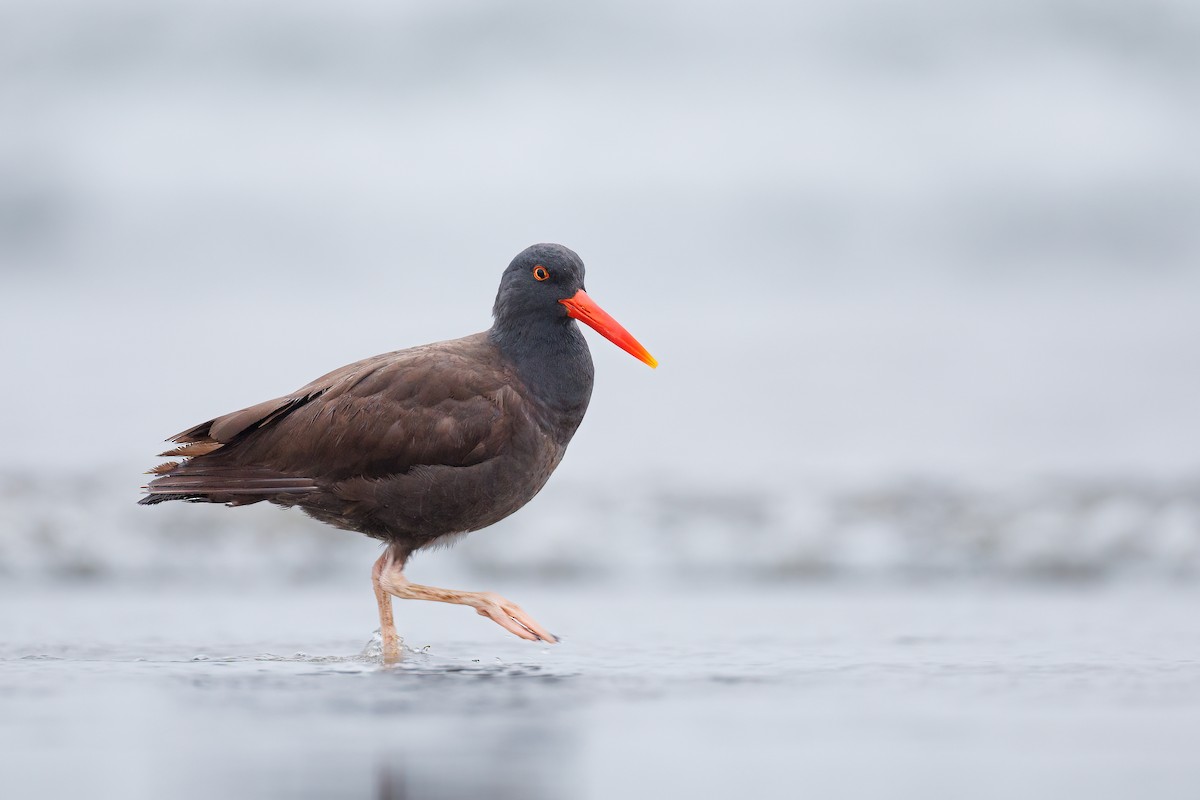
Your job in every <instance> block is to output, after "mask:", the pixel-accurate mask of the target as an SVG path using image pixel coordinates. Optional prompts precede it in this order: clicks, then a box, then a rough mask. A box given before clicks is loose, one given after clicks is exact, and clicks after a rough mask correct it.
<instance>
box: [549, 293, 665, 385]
mask: <svg viewBox="0 0 1200 800" xmlns="http://www.w3.org/2000/svg"><path fill="white" fill-rule="evenodd" d="M558 302H560V303H562V304H563V305H564V306H566V307H567V316H568V317H570V318H571V319H577V320H579V321H580V322H582V323H584V324H585V325H587V326H589V327H590V328H592V329H593V330H595V331H596V333H598V334H600V335H601V336H603V337H604V338H605V339H608V340H609V341H610V342H612V343H613V344H615V345H616V346H617V347H619V348H621V349H622V350H624V351H625V352H626V353H629V355H631V356H633V357H634V358H636V359H637V360H638V361H641V362H643V363H646V364H649V365H650V366H651V367H657V366H658V361H656V360H655V358H654V356H652V355H650V353H648V352H647V351H646V348H644V347H642V344H641V342H639V341H638V340H637V339H635V338H633V335H632V334H630V333H629V331H627V330H625V329H624V328H623V327H621V323H619V322H617V321H616V320H615V319H613V318H612V317H610V316H609V315H608V312H607V311H605V310H604V309H603V308H601V307H600V306H598V305H596V301H595V300H593V299H592V298H590V297H588V296H587V292H585V291H583V289H580V290H579V291H578V292H576V293H575V296H574V297H568V298H567V299H566V300H559V301H558Z"/></svg>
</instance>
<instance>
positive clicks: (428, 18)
mask: <svg viewBox="0 0 1200 800" xmlns="http://www.w3.org/2000/svg"><path fill="white" fill-rule="evenodd" d="M1197 41H1200V11H1198V10H1197V7H1196V5H1195V4H1194V3H1191V2H1185V0H1156V1H1155V2H1150V3H1145V2H1139V3H1133V2H1120V0H1114V2H1104V3H1096V2H1079V1H1077V0H1050V1H1049V2H1047V1H1046V0H1015V2H994V3H987V2H984V3H971V4H967V5H963V4H961V3H951V2H938V1H937V0H923V1H922V2H919V3H909V4H904V5H903V6H897V5H896V4H894V3H890V2H883V0H851V1H850V2H845V3H837V4H812V3H790V4H789V3H778V2H746V3H738V4H728V3H696V2H687V3H684V2H653V3H645V2H641V1H640V0H639V2H633V1H632V0H628V1H626V2H613V3H604V4H576V5H570V4H548V3H540V2H518V3H507V4H493V3H487V2H478V1H475V0H450V2H438V3H432V2H419V3H386V2H375V1H374V0H348V1H347V2H339V3H322V2H298V3H290V4H286V5H281V4H279V3H274V2H265V0H240V1H239V2H204V3H201V2H190V1H189V2H175V3H170V4H159V3H149V2H145V1H144V0H109V1H108V2H105V3H102V4H96V3H91V2H83V1H82V0H37V2H32V0H30V1H28V2H27V1H26V0H6V2H3V3H2V4H0V120H2V124H0V348H2V354H3V363H4V370H5V375H6V379H5V391H4V392H3V396H2V399H0V419H3V423H2V425H3V450H2V452H0V496H2V497H3V504H2V506H0V514H2V515H3V519H2V521H0V522H2V530H3V536H0V576H3V579H5V580H9V579H13V580H22V581H23V580H31V581H40V580H43V579H46V578H50V577H54V576H61V575H63V574H66V575H72V576H87V577H90V578H93V579H104V578H107V577H120V578H121V579H122V580H128V579H136V578H144V579H147V580H150V579H153V578H155V577H156V576H157V577H161V576H163V575H172V576H175V577H179V576H183V575H185V574H186V575H187V576H188V577H189V578H191V579H196V580H199V579H203V578H204V577H205V576H208V577H211V578H214V579H219V580H223V581H224V580H232V579H235V578H236V577H237V576H239V575H241V576H243V577H246V578H247V579H248V580H257V579H258V575H259V573H260V572H261V569H262V568H263V566H264V565H267V564H271V565H274V566H273V573H274V574H276V575H282V576H284V577H286V578H289V579H290V578H302V579H318V578H328V577H333V578H335V579H337V580H341V576H342V574H347V575H348V574H350V573H353V574H355V575H359V573H361V572H362V571H363V570H364V569H365V568H366V566H367V564H368V560H367V559H369V558H370V556H371V554H372V553H373V552H374V550H373V547H374V546H373V544H372V543H370V542H366V541H360V540H359V538H358V537H353V536H349V535H347V534H344V533H338V532H334V531H328V530H324V529H322V528H321V526H319V525H317V524H316V523H313V522H311V521H308V520H307V519H305V518H303V517H302V516H301V515H299V514H296V513H288V514H283V513H280V512H278V511H276V510H273V509H265V510H264V509H262V508H253V509H242V510H239V511H236V512H228V511H225V510H223V509H219V508H197V507H183V508H178V507H159V508H155V509H153V510H150V509H145V508H138V507H136V506H134V505H133V504H134V502H135V501H136V499H137V492H138V486H139V485H140V483H141V482H142V481H143V480H144V479H143V478H142V477H141V476H140V472H141V471H142V470H143V469H145V468H147V467H149V466H151V465H153V464H154V463H156V461H155V459H154V455H153V454H154V453H155V452H157V449H158V447H159V442H160V440H162V439H163V438H165V437H166V436H169V435H171V434H173V433H175V432H176V431H178V430H182V429H183V428H185V427H188V426H190V425H193V424H195V423H198V422H200V421H203V420H205V419H209V418H211V417H213V416H215V415H218V414H221V413H224V412H227V411H230V410H233V409H236V408H240V407H242V406H245V405H248V404H250V403H253V402H256V401H258V400H261V399H263V398H266V397H273V396H277V395H279V394H282V393H285V392H287V391H290V390H291V389H293V388H295V387H298V386H300V385H302V384H304V383H306V382H307V381H308V380H310V379H312V378H313V377H315V376H316V375H319V374H321V373H323V372H325V371H327V370H329V369H331V368H333V367H336V366H339V365H341V364H344V363H348V362H350V361H353V360H356V359H358V358H362V357H365V356H368V355H372V354H375V353H378V352H383V351H387V350H392V349H398V348H402V347H407V346H410V345H415V344H419V343H423V342H426V341H432V340H437V339H443V338H451V337H455V336H459V335H463V334H465V333H469V332H473V331H476V330H481V329H483V328H485V327H487V326H488V325H489V324H490V319H489V312H490V307H491V302H492V299H493V295H494V292H495V287H496V283H497V281H498V278H499V274H500V272H501V270H502V269H503V268H504V266H505V265H506V264H507V263H508V261H509V260H510V259H511V257H512V256H513V255H514V254H515V253H516V252H518V251H519V250H520V249H522V248H523V247H525V246H526V245H528V244H530V243H532V242H537V241H558V242H562V243H565V244H567V245H568V246H570V247H572V248H574V249H575V250H577V251H578V252H579V253H580V254H581V255H582V256H583V258H584V260H585V262H586V263H587V264H588V267H589V270H590V272H589V278H588V289H589V292H590V293H591V294H592V296H593V297H595V298H596V299H597V300H598V301H599V302H601V303H602V304H603V305H604V306H605V307H606V308H607V309H608V310H609V311H610V312H611V313H613V314H614V316H616V317H617V318H618V319H619V320H621V321H622V322H623V323H624V324H625V325H626V326H627V327H628V328H629V329H630V330H631V331H633V332H634V334H635V335H637V336H638V337H639V338H640V339H641V340H642V341H643V342H644V343H645V344H646V345H647V346H648V347H649V349H650V350H651V352H653V353H654V354H655V355H656V356H657V357H658V358H659V360H660V361H661V362H662V366H661V367H660V369H659V370H657V371H656V372H651V371H649V370H647V369H645V368H644V367H642V366H641V365H639V364H638V363H636V362H635V361H633V360H632V359H630V358H628V356H626V355H625V354H623V353H621V352H620V351H618V350H617V349H616V348H613V347H611V346H610V345H609V344H608V343H606V342H604V341H602V340H599V339H598V338H593V339H592V344H593V352H594V355H595V358H596V362H597V372H598V380H597V389H596V393H595V399H594V402H593V406H592V409H591V411H590V414H589V416H588V419H587V420H586V422H585V424H584V426H583V428H582V430H581V431H580V433H579V435H578V436H577V438H576V440H575V442H574V443H573V445H572V448H571V449H572V452H571V453H570V455H569V456H568V457H567V459H566V461H565V462H564V464H563V466H562V468H561V469H560V470H559V473H558V474H557V475H556V476H555V478H554V480H553V481H552V482H551V484H550V485H549V487H548V488H547V490H546V491H545V493H544V495H543V496H542V497H541V498H539V499H538V500H537V501H536V502H534V503H533V504H531V505H530V506H529V507H528V508H527V509H526V510H525V511H523V512H522V513H520V514H519V515H517V516H516V517H515V518H513V519H511V520H509V521H506V522H505V523H503V525H502V526H501V528H500V529H496V530H493V531H490V532H488V533H486V534H482V535H477V536H474V537H471V538H470V539H468V540H467V541H466V542H464V543H463V544H462V545H461V546H460V547H458V548H457V549H456V550H454V551H453V552H451V553H448V554H443V555H439V556H436V557H428V561H429V563H430V564H431V565H432V564H434V562H437V566H436V569H448V570H457V571H467V572H472V573H489V572H500V573H503V572H509V573H521V574H528V575H537V576H541V577H553V576H564V577H567V578H570V579H571V580H583V579H585V578H586V579H591V580H605V579H625V580H647V581H657V580H662V579H675V578H678V579H681V580H685V581H690V580H695V579H699V578H701V577H703V578H704V579H705V580H710V579H713V578H714V577H728V578H729V579H731V580H739V579H754V580H779V581H799V580H805V579H807V578H810V577H813V576H820V577H833V576H858V577H884V578H895V577H912V576H918V577H928V576H976V575H980V574H983V575H989V576H1000V577H1014V576H1015V577H1018V578H1027V577H1032V578H1040V579H1052V580H1053V579H1059V578H1066V579H1071V580H1077V579H1081V578H1082V579H1086V578H1109V577H1119V576H1137V577H1139V578H1150V579H1153V580H1169V581H1175V580H1190V579H1193V578H1194V577H1195V576H1196V575H1197V574H1200V456H1198V454H1197V447H1196V445H1197V442H1200V313H1198V312H1200V269H1198V258H1200V158H1198V156H1197V152H1198V151H1197V148H1196V142H1197V141H1198V137H1200V103H1197V102H1196V98H1197V96H1198V91H1200V69H1198V67H1200V48H1197V46H1196V45H1197Z"/></svg>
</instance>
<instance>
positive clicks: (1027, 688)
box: [0, 584, 1200, 798]
mask: <svg viewBox="0 0 1200 800" xmlns="http://www.w3.org/2000/svg"><path fill="white" fill-rule="evenodd" d="M493 588H501V587H493ZM503 588H504V591H505V592H508V593H510V594H511V595H512V596H513V597H514V598H515V599H518V600H519V602H521V604H522V605H523V606H524V607H525V608H526V609H527V610H529V611H530V612H531V613H533V614H534V615H535V616H536V617H537V618H538V619H539V620H540V621H542V622H543V623H545V624H546V625H548V626H549V627H550V628H551V630H555V631H558V632H560V633H561V634H562V635H563V637H564V641H563V643H562V644H561V645H559V646H555V647H549V646H538V645H530V644H528V643H524V642H521V641H518V640H516V639H515V638H511V637H508V636H507V634H505V633H504V632H503V631H501V630H500V628H499V627H497V626H493V625H490V624H489V623H487V622H486V621H484V620H481V619H479V618H477V617H475V616H474V615H472V614H471V613H470V612H469V611H467V610H466V609H461V608H454V607H445V606H435V605H432V604H413V603H408V604H398V608H399V618H400V625H401V627H402V629H403V630H404V631H405V632H406V633H407V639H406V644H407V646H408V648H409V650H410V652H409V655H408V658H407V659H406V661H405V663H404V664H403V665H401V666H400V667H398V668H392V669H388V668H383V667H381V666H380V665H379V664H378V662H377V661H375V660H374V659H373V658H370V657H368V656H363V655H361V653H362V651H363V648H364V645H366V644H367V643H368V642H367V640H368V639H369V633H370V631H371V630H372V628H373V625H372V623H373V620H372V615H373V611H374V609H373V603H372V602H371V597H370V593H369V591H366V587H365V586H347V587H342V586H338V587H333V586H308V587H300V588H294V587H293V588H291V589H288V590H287V591H286V592H285V591H284V590H283V589H279V590H278V591H275V590H271V589H268V588H263V589H256V590H254V591H252V592H239V593H236V594H235V593H221V592H217V591H215V590H212V589H196V588H195V587H189V588H184V587H169V586H164V587H161V588H157V589H149V588H139V589H123V590H114V589H112V588H110V587H106V586H104V585H99V586H96V587H92V588H91V589H89V588H88V587H81V586H76V587H74V588H71V589H68V590H66V591H64V592H61V593H51V592H48V591H46V590H45V589H44V588H14V587H9V588H7V589H5V590H3V591H2V592H0V626H2V627H0V630H2V631H3V637H2V643H0V709H2V710H3V713H0V768H2V771H3V774H4V775H5V776H6V780H5V782H6V784H7V785H8V786H9V787H16V788H17V789H19V790H20V791H19V792H18V794H16V795H13V796H40V797H65V796H76V795H79V794H82V793H85V792H86V793H87V794H89V795H91V796H97V797H123V798H131V797H132V798H137V797H161V796H171V797H184V798H189V797H212V796H256V797H306V796H313V797H328V796H337V797H406V798H450V797H485V796H486V797H514V798H517V797H519V798H539V797H547V798H549V797H556V798H557V797H570V798H592V797H595V798H599V797H613V796H622V797H647V798H650V797H665V796H694V797H720V796H727V795H729V794H731V793H742V794H745V795H748V796H753V797H781V798H782V797H796V796H800V795H801V794H802V793H810V792H820V793H821V794H822V795H831V794H833V795H838V796H878V795H879V794H881V793H885V792H886V793H887V794H890V795H896V794H904V795H912V796H921V797H929V796H934V797H951V796H956V797H961V796H966V795H968V794H969V795H970V796H973V797H980V796H983V797H991V796H996V797H999V796H1011V795H1013V794H1016V793H1018V792H1019V793H1022V794H1026V795H1033V796H1059V797H1062V796H1078V795H1080V794H1082V793H1084V792H1086V793H1087V794H1088V795H1089V796H1091V797H1100V798H1104V797H1126V796H1131V795H1134V794H1137V795H1138V796H1155V797H1194V796H1195V795H1196V791H1197V789H1198V788H1200V758H1197V756H1196V748H1195V742H1196V741H1197V740H1200V625H1197V623H1196V621H1195V612H1194V610H1195V608H1196V601H1197V600H1198V599H1200V595H1198V593H1197V591H1196V590H1195V589H1189V588H1174V589H1172V588H1164V587H1161V586H1157V587H1135V586H1124V587H1113V588H1077V589H1071V590H1067V589H1063V588H1056V589H1044V588H1036V587H1024V588H1021V587H1013V586H1008V587H999V586H982V585H976V586H954V587H949V586H942V587H932V588H929V587H927V588H921V587H904V586H893V587H888V588H882V587H878V586H875V587H865V586H858V587H856V586H849V585H833V584H830V585H824V586H818V587H809V588H806V589H803V590H770V591H763V590H755V589H749V588H740V589H739V588H736V587H723V588H719V589H714V590H712V591H711V592H709V593H702V592H698V591H696V590H695V589H691V590H687V591H678V592H676V591H668V590H654V591H651V590H647V589H626V590H615V591H613V592H611V593H605V592H601V591H599V590H597V589H588V590H577V589H571V588H568V587H561V588H551V589H546V588H544V587H543V588H538V587H525V588H521V587H515V588H512V587H507V586H506V587H503ZM510 589H511V591H510ZM301 651H302V652H301Z"/></svg>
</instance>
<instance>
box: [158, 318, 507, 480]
mask: <svg viewBox="0 0 1200 800" xmlns="http://www.w3.org/2000/svg"><path fill="white" fill-rule="evenodd" d="M522 406H523V401H522V399H521V397H520V395H519V394H518V393H517V392H516V391H515V390H514V389H513V388H512V387H511V386H510V385H509V376H508V374H507V373H506V372H505V370H504V369H503V367H502V366H501V364H500V362H499V359H498V357H497V355H496V353H495V350H494V348H493V347H492V346H491V345H490V344H489V343H488V342H487V340H486V337H485V336H483V335H482V334H477V335H476V336H471V337H467V338H465V339H457V340H453V341H450V342H441V343H438V344H435V345H427V346H425V347H419V348H413V349H411V350H403V351H399V352H396V353H388V354H385V355H382V356H376V357H374V358H370V359H366V360H365V361H360V362H357V363H355V364H351V365H349V366H346V367H342V368H341V369H338V370H335V371H334V372H331V373H329V374H328V375H325V376H323V377H321V378H318V379H317V380H316V381H313V382H312V383H310V384H308V385H307V386H305V387H303V388H301V389H300V390H298V391H297V392H295V393H293V394H291V395H288V396H286V397H280V398H276V399H274V400H268V401H266V402H264V403H259V404H257V405H254V406H251V407H249V408H246V409H242V410H241V411H235V412H233V413H231V414H226V415H225V416H222V417H217V418H216V419H213V420H210V421H208V422H205V423H203V424H201V425H197V426H195V427H194V428H190V429H188V430H186V431H184V432H182V433H180V434H178V435H177V436H175V437H173V441H176V442H179V443H181V447H178V448H176V449H174V450H172V451H169V452H168V453H167V454H165V455H169V456H183V457H185V458H188V459H189V460H186V461H184V462H182V463H178V462H176V463H171V462H168V463H167V464H164V465H162V466H161V467H158V468H156V470H155V471H154V472H155V473H156V474H159V475H160V476H161V477H159V478H156V479H155V480H154V481H152V482H151V483H150V485H149V487H148V491H149V492H150V496H148V497H146V498H144V499H143V501H142V502H150V503H153V502H159V501H161V500H170V499H193V500H209V501H212V502H239V503H241V502H256V501H257V500H262V499H269V497H270V496H271V495H273V494H289V493H291V494H294V493H305V492H311V491H313V490H314V489H316V488H319V487H321V486H328V485H330V484H332V483H336V482H339V481H343V480H347V479H350V478H378V477H385V476H388V475H397V474H405V473H408V472H409V471H410V470H413V469H414V468H416V467H421V466H449V467H466V466H471V465H474V464H479V463H481V462H483V461H486V460H488V459H490V458H494V457H495V456H497V455H499V454H500V453H501V451H502V450H503V448H504V446H505V443H506V442H508V441H510V439H511V438H512V437H511V427H512V425H513V424H514V423H515V420H516V419H517V417H519V416H522V414H523V411H522Z"/></svg>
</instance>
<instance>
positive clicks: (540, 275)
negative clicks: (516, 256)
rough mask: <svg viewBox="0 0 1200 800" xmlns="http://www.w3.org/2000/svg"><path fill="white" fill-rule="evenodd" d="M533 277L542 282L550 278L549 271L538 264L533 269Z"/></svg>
mask: <svg viewBox="0 0 1200 800" xmlns="http://www.w3.org/2000/svg"><path fill="white" fill-rule="evenodd" d="M533 277H535V278H537V279H538V280H539V281H544V280H546V279H547V278H549V277H550V270H548V269H546V268H545V267H543V266H542V265H541V264H538V265H537V266H536V267H534V268H533Z"/></svg>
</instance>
